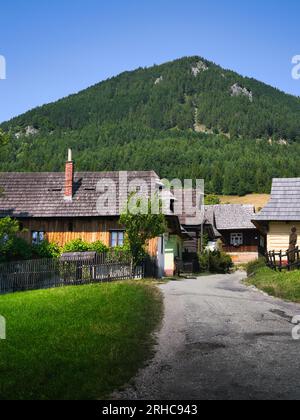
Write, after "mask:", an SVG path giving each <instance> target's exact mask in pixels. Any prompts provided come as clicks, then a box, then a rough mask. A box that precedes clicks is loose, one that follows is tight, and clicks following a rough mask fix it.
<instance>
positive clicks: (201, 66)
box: [192, 61, 208, 77]
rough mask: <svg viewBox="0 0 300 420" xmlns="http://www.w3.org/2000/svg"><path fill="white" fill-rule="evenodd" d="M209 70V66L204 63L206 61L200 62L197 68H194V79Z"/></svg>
mask: <svg viewBox="0 0 300 420" xmlns="http://www.w3.org/2000/svg"><path fill="white" fill-rule="evenodd" d="M207 70H208V66H207V65H206V64H205V63H204V61H198V63H197V64H196V65H195V66H192V74H193V76H194V77H197V76H198V74H199V73H201V72H203V71H207Z"/></svg>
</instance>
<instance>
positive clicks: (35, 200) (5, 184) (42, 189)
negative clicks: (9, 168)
mask: <svg viewBox="0 0 300 420" xmlns="http://www.w3.org/2000/svg"><path fill="white" fill-rule="evenodd" d="M121 174H122V173H121V172H77V173H75V175H74V194H73V200H72V201H66V200H65V199H64V187H65V173H57V172H51V173H16V172H11V173H0V187H1V189H2V190H3V193H2V194H0V217H5V216H11V217H18V218H32V217H36V218H42V217H56V218H57V217H92V216H108V215H110V216H118V215H119V214H120V212H122V210H123V209H120V210H121V211H118V210H117V211H116V210H115V209H114V206H108V208H107V210H105V211H102V212H100V213H99V209H97V200H98V199H99V197H100V195H101V194H100V193H99V192H97V189H96V187H97V184H98V182H99V181H101V180H104V181H105V180H108V179H109V180H112V181H113V182H114V183H115V185H116V193H117V194H116V196H117V203H116V204H117V209H118V208H119V194H120V193H121V194H126V185H125V184H124V182H123V181H122V177H120V175H121ZM127 176H128V182H130V181H131V180H135V179H140V180H143V181H145V185H147V186H148V187H149V196H150V187H151V185H152V188H153V185H155V184H156V185H157V183H159V177H158V175H157V174H156V173H155V172H153V171H149V172H127ZM125 203H126V201H125Z"/></svg>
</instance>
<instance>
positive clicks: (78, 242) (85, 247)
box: [63, 239, 91, 252]
mask: <svg viewBox="0 0 300 420" xmlns="http://www.w3.org/2000/svg"><path fill="white" fill-rule="evenodd" d="M90 250H91V244H89V243H87V242H84V241H83V240H82V239H74V240H73V241H71V242H68V243H67V244H66V245H65V246H64V247H63V252H87V251H90Z"/></svg>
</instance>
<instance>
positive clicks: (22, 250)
mask: <svg viewBox="0 0 300 420" xmlns="http://www.w3.org/2000/svg"><path fill="white" fill-rule="evenodd" d="M1 257H2V258H1V260H2V261H4V262H5V261H12V260H30V259H31V258H32V247H31V245H29V244H28V242H26V241H25V240H24V239H22V238H18V237H17V236H15V237H13V238H11V239H9V240H8V241H7V243H6V245H5V248H4V250H3V253H2V255H1Z"/></svg>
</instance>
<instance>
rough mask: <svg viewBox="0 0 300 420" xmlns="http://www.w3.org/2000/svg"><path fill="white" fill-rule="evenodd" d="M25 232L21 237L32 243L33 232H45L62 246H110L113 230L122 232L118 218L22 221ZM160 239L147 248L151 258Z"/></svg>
mask: <svg viewBox="0 0 300 420" xmlns="http://www.w3.org/2000/svg"><path fill="white" fill-rule="evenodd" d="M20 222H21V224H22V227H23V228H24V230H25V232H24V233H22V234H21V236H22V237H23V238H24V239H25V240H26V241H27V242H29V243H30V242H31V241H32V232H44V233H45V239H47V240H48V241H49V242H55V243H57V244H58V245H60V246H64V245H65V244H66V243H68V242H70V241H73V240H74V239H82V240H83V241H85V242H89V243H91V242H96V241H101V242H103V244H105V245H106V246H110V234H111V231H113V230H120V229H122V226H120V224H119V221H118V218H65V219H22V220H20ZM157 244H158V239H157V238H155V239H152V240H151V241H149V244H148V246H147V249H148V252H149V254H150V255H151V256H156V255H157Z"/></svg>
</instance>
